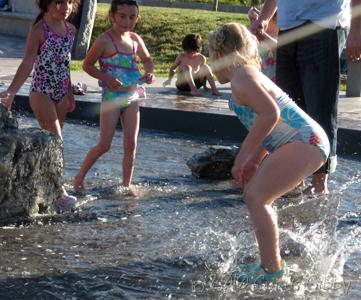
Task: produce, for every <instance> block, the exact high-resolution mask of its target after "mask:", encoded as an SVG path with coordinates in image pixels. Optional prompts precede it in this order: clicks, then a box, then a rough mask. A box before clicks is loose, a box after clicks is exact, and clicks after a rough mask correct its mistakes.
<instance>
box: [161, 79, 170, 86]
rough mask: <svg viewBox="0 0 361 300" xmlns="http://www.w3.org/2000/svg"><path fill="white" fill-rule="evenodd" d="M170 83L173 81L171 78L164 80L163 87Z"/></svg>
mask: <svg viewBox="0 0 361 300" xmlns="http://www.w3.org/2000/svg"><path fill="white" fill-rule="evenodd" d="M170 83H171V79H169V78H168V79H167V80H166V81H164V82H163V87H166V86H167V85H170Z"/></svg>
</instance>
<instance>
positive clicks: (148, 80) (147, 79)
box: [140, 73, 155, 84]
mask: <svg viewBox="0 0 361 300" xmlns="http://www.w3.org/2000/svg"><path fill="white" fill-rule="evenodd" d="M140 80H141V81H144V82H145V83H147V84H151V83H153V82H154V80H155V77H154V74H153V73H145V74H144V76H143V77H142V78H141V79H140Z"/></svg>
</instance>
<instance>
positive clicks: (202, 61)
mask: <svg viewBox="0 0 361 300" xmlns="http://www.w3.org/2000/svg"><path fill="white" fill-rule="evenodd" d="M197 59H198V60H199V62H200V63H201V64H205V63H206V61H207V59H206V57H205V56H204V55H203V54H202V53H199V54H198V55H197Z"/></svg>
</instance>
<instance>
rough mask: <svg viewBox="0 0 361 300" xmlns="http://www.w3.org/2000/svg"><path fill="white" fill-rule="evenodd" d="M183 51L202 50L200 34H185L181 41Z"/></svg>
mask: <svg viewBox="0 0 361 300" xmlns="http://www.w3.org/2000/svg"><path fill="white" fill-rule="evenodd" d="M182 48H183V50H184V51H195V52H200V51H201V49H202V37H201V36H200V34H194V33H191V34H187V35H186V36H185V37H184V39H183V41H182Z"/></svg>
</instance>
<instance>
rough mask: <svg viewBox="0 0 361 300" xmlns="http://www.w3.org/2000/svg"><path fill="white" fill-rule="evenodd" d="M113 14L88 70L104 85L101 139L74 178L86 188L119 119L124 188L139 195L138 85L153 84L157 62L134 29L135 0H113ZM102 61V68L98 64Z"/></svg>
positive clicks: (90, 56)
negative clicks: (88, 176)
mask: <svg viewBox="0 0 361 300" xmlns="http://www.w3.org/2000/svg"><path fill="white" fill-rule="evenodd" d="M109 16H110V19H111V21H112V27H111V29H110V30H108V31H107V32H105V33H103V34H101V35H100V36H99V37H98V38H97V39H96V41H95V42H94V44H93V46H92V48H91V49H90V50H89V52H88V54H87V56H86V58H85V60H84V64H83V68H84V70H85V71H86V72H87V73H89V74H90V75H91V76H93V77H95V78H97V79H98V80H99V83H100V86H101V87H102V88H103V93H102V103H101V108H100V139H99V142H98V144H97V145H96V146H95V147H94V148H92V149H91V150H90V151H89V152H88V154H87V155H86V157H85V159H84V162H83V164H82V166H81V167H80V170H79V172H78V174H77V175H76V176H75V177H74V182H73V184H74V190H75V191H77V192H82V191H84V190H85V189H84V186H83V184H84V178H85V176H86V174H87V172H88V171H89V169H90V168H91V167H92V165H93V164H94V163H95V162H96V161H97V159H98V158H99V157H100V156H101V155H103V154H104V153H105V152H107V151H108V150H109V149H110V146H111V143H112V139H113V136H114V133H115V129H116V126H117V124H118V120H119V119H120V121H121V123H122V127H123V148H124V156H123V182H122V185H123V188H124V190H125V191H126V192H127V193H129V194H131V195H135V191H134V189H133V188H131V181H132V176H133V170H134V162H135V152H136V147H137V138H138V131H139V119H140V116H139V104H138V102H137V101H133V100H136V99H137V98H138V97H139V95H138V88H137V84H138V83H139V82H140V81H141V82H145V83H148V84H149V83H152V82H153V81H154V76H153V74H152V73H153V61H152V59H151V57H150V55H149V52H148V50H147V48H146V46H145V45H144V42H143V40H142V38H141V37H140V36H138V35H137V34H135V33H133V32H131V30H132V29H133V28H134V26H135V25H136V23H137V21H138V19H139V7H138V3H137V2H136V1H135V0H113V1H112V3H111V7H110V11H109ZM136 56H138V57H139V58H140V60H141V62H142V64H143V67H144V72H145V74H144V76H142V75H141V74H140V72H139V69H138V67H137V64H136ZM98 60H99V65H100V69H98V68H97V67H96V66H95V64H96V62H97V61H98Z"/></svg>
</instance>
